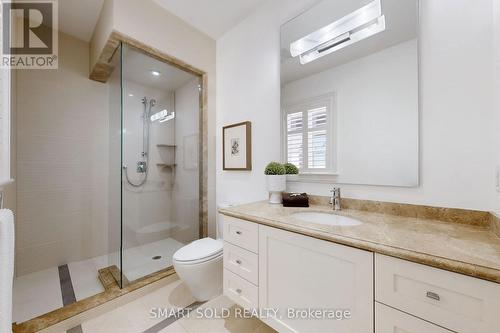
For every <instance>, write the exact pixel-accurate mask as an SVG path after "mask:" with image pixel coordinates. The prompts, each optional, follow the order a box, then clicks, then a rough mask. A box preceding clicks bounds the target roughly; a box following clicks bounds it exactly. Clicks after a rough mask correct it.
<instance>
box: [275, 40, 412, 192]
mask: <svg viewBox="0 0 500 333" xmlns="http://www.w3.org/2000/svg"><path fill="white" fill-rule="evenodd" d="M417 54H418V49H417V41H416V39H413V40H411V41H406V42H403V43H400V44H397V45H394V46H392V47H389V48H387V49H384V50H382V51H380V52H376V53H373V54H370V55H369V56H366V57H363V58H360V59H356V60H354V61H351V62H348V63H346V64H343V65H341V66H336V67H333V68H330V69H328V70H325V71H323V72H321V73H318V74H314V75H311V76H308V77H305V78H302V79H299V80H296V81H292V82H290V83H288V84H286V85H285V86H284V87H283V88H282V95H281V99H282V105H283V106H286V105H296V104H298V103H301V101H304V100H307V99H311V98H314V97H317V96H321V95H325V94H331V93H333V94H334V99H335V101H334V110H335V111H334V112H335V121H334V122H335V125H334V126H335V132H336V134H335V137H334V138H333V141H334V142H335V143H336V146H335V148H334V149H333V150H334V155H336V159H337V170H336V171H337V172H338V176H336V177H335V182H338V183H340V184H377V185H397V186H415V185H416V184H418V56H417ZM366 161H369V162H370V163H366Z"/></svg>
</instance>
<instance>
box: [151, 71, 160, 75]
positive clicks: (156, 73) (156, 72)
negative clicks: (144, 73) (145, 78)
mask: <svg viewBox="0 0 500 333" xmlns="http://www.w3.org/2000/svg"><path fill="white" fill-rule="evenodd" d="M151 75H153V76H160V75H161V73H160V72H158V71H151Z"/></svg>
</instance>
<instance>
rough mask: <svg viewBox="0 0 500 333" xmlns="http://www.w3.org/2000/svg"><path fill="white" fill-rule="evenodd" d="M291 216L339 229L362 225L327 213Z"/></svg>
mask: <svg viewBox="0 0 500 333" xmlns="http://www.w3.org/2000/svg"><path fill="white" fill-rule="evenodd" d="M292 216H293V217H295V218H296V219H299V220H301V221H305V222H311V223H318V224H325V225H333V226H341V227H350V226H356V225H360V224H362V223H363V222H361V221H358V220H355V219H352V218H350V217H346V216H340V215H334V214H329V213H320V212H301V213H295V214H293V215H292Z"/></svg>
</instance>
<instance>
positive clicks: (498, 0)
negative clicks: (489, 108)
mask: <svg viewBox="0 0 500 333" xmlns="http://www.w3.org/2000/svg"><path fill="white" fill-rule="evenodd" d="M493 26H494V34H493V40H494V43H495V44H494V47H495V58H494V66H495V67H494V76H495V77H494V79H495V86H494V91H493V93H494V95H495V112H496V121H495V128H496V130H495V132H496V134H497V135H496V137H495V138H494V140H495V142H496V156H497V160H496V166H495V167H498V168H500V0H493ZM493 198H494V201H493V208H494V209H495V211H496V212H497V213H498V214H499V215H500V192H496V193H495V195H494V196H493Z"/></svg>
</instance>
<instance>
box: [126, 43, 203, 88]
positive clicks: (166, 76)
mask: <svg viewBox="0 0 500 333" xmlns="http://www.w3.org/2000/svg"><path fill="white" fill-rule="evenodd" d="M123 52H124V53H123V79H124V80H125V81H131V82H133V83H135V84H138V85H141V86H146V87H149V88H153V89H157V90H162V91H174V90H176V89H177V88H179V87H182V86H183V85H185V84H186V83H188V82H189V81H191V80H193V79H195V78H196V76H194V75H192V74H189V73H187V72H184V71H182V70H180V69H178V68H176V67H174V66H171V65H169V64H167V63H164V62H162V61H159V60H156V59H154V58H152V57H149V56H146V55H144V54H143V53H141V52H138V51H136V50H135V49H132V48H129V47H125V48H124V51H123ZM151 71H158V72H160V73H161V75H160V76H153V75H151ZM126 89H127V88H126ZM126 93H134V92H133V91H126Z"/></svg>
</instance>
